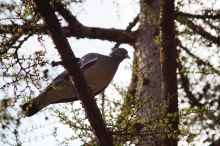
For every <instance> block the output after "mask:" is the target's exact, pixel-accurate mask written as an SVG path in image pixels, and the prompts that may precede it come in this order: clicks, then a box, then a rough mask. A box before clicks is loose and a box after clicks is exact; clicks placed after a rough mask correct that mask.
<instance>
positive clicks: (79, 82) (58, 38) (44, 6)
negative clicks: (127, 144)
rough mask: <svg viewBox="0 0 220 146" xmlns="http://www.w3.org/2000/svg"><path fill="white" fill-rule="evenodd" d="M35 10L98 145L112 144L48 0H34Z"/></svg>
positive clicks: (107, 145)
mask: <svg viewBox="0 0 220 146" xmlns="http://www.w3.org/2000/svg"><path fill="white" fill-rule="evenodd" d="M34 2H35V4H36V11H38V12H39V13H40V14H41V16H42V17H43V20H44V22H45V25H46V28H47V29H48V32H49V35H50V36H51V38H52V39H53V42H54V44H55V45H56V49H57V50H58V52H59V54H60V56H61V59H62V61H63V66H64V68H65V69H66V71H67V72H68V73H69V75H70V78H71V80H72V82H74V84H75V88H76V91H77V93H78V94H79V99H80V100H81V102H82V106H83V108H84V109H85V112H86V115H87V118H88V120H89V122H90V124H91V126H92V128H93V129H94V133H95V135H96V137H97V139H98V142H99V145H100V146H112V145H113V141H112V138H111V135H110V134H109V132H108V131H107V129H106V126H105V123H104V121H103V119H102V116H101V113H100V111H99V109H98V107H97V104H96V102H95V100H94V95H93V94H92V92H91V91H90V90H89V87H88V85H87V83H86V81H85V78H84V75H83V73H82V71H81V70H80V68H79V65H78V63H77V58H76V57H75V55H74V53H73V52H72V50H71V47H70V45H69V43H68V40H67V38H66V37H65V35H64V33H63V31H62V29H61V26H60V23H59V20H58V18H57V16H56V15H55V11H54V9H53V8H52V6H51V5H50V4H49V1H48V0H35V1H34Z"/></svg>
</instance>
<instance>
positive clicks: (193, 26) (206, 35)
mask: <svg viewBox="0 0 220 146" xmlns="http://www.w3.org/2000/svg"><path fill="white" fill-rule="evenodd" d="M176 20H177V21H178V22H179V23H181V24H183V25H186V26H187V27H188V28H190V29H192V30H193V31H194V32H196V33H197V34H199V35H201V36H202V37H204V38H206V39H208V40H210V41H212V42H213V43H215V44H217V45H219V46H220V36H218V37H215V36H213V35H211V34H210V33H208V32H207V31H205V29H204V28H202V27H201V26H199V25H196V24H195V23H193V21H191V20H189V19H188V18H186V17H181V18H178V19H177V16H176Z"/></svg>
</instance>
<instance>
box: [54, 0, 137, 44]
mask: <svg viewBox="0 0 220 146" xmlns="http://www.w3.org/2000/svg"><path fill="white" fill-rule="evenodd" d="M53 5H54V7H55V9H56V10H57V11H58V12H59V13H60V14H61V16H62V17H63V18H64V19H65V20H66V21H67V22H68V24H69V25H68V28H69V29H68V30H67V31H65V32H64V33H65V34H66V36H70V35H74V36H75V37H78V38H84V37H87V38H91V39H101V40H109V41H114V42H120V43H134V42H135V40H136V35H135V32H130V31H127V30H118V29H105V28H95V27H86V26H84V25H82V24H81V23H80V22H79V21H78V20H77V19H76V17H75V16H73V15H72V14H71V12H70V11H69V10H68V9H67V8H66V6H65V5H64V4H62V3H61V2H58V1H53Z"/></svg>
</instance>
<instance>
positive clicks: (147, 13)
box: [136, 0, 162, 146]
mask: <svg viewBox="0 0 220 146" xmlns="http://www.w3.org/2000/svg"><path fill="white" fill-rule="evenodd" d="M140 7H141V10H140V15H139V23H140V26H139V37H138V39H137V41H136V48H137V50H136V56H137V60H138V68H139V73H138V84H137V96H138V97H139V99H140V100H145V99H147V98H151V99H152V100H153V101H155V102H157V103H161V102H162V97H161V93H162V88H161V87H162V84H161V65H160V60H159V57H160V51H159V45H158V44H157V43H156V38H157V37H158V35H159V34H158V33H159V30H158V27H159V26H158V24H159V14H160V0H155V1H151V0H141V1H140ZM151 104H152V103H150V102H147V103H146V106H145V108H144V109H143V110H142V111H141V112H140V119H141V120H142V122H143V123H145V122H149V121H150V120H155V119H156V118H157V116H156V115H154V111H152V110H153V109H152V110H150V109H151V106H152V105H151ZM145 118H147V119H146V120H145ZM152 124H153V123H152ZM158 132H159V131H158ZM144 141H145V142H146V140H144ZM141 143H142V144H143V145H146V143H145V144H144V142H143V141H142V142H140V144H141ZM147 143H148V145H152V146H154V145H158V141H157V140H156V139H153V138H152V137H149V138H147Z"/></svg>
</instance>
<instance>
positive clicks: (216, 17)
mask: <svg viewBox="0 0 220 146" xmlns="http://www.w3.org/2000/svg"><path fill="white" fill-rule="evenodd" d="M178 16H183V17H187V18H197V19H203V20H205V19H206V18H208V19H220V13H217V14H214V15H209V14H207V13H205V14H203V15H197V14H190V13H184V12H180V11H176V17H178Z"/></svg>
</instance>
